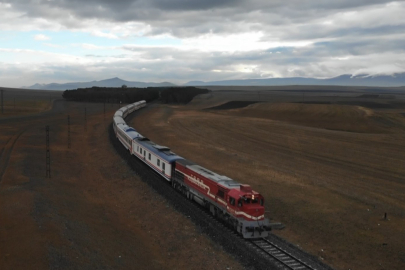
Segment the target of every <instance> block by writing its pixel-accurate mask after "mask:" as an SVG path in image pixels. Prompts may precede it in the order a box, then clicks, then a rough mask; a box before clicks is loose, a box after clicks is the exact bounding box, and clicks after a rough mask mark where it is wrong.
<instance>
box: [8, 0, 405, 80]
mask: <svg viewBox="0 0 405 270" xmlns="http://www.w3.org/2000/svg"><path fill="white" fill-rule="evenodd" d="M0 13H1V14H2V18H0V29H3V30H4V31H6V30H7V31H12V32H23V31H42V32H44V33H48V32H49V31H53V32H55V33H60V32H61V31H64V33H69V34H70V35H68V34H67V35H68V36H67V37H66V39H69V40H70V41H69V42H70V43H73V44H76V46H75V47H73V49H74V50H73V51H74V52H71V51H70V50H69V48H70V49H72V46H66V44H65V43H57V41H56V39H57V38H56V37H54V36H53V35H52V37H53V39H52V44H50V43H47V44H43V45H44V47H48V49H52V48H51V47H54V48H58V50H57V51H58V52H59V51H60V52H61V54H53V55H52V60H45V59H41V57H39V56H38V55H42V56H44V55H47V56H51V55H49V54H47V52H46V51H45V49H44V50H43V51H38V50H34V49H32V50H31V51H21V50H20V51H5V50H0V53H1V54H2V55H1V56H2V58H1V59H2V61H5V62H4V63H3V64H2V65H3V66H2V70H3V71H4V70H5V69H7V70H16V69H17V67H18V69H23V67H20V66H15V65H14V64H15V63H14V62H13V61H14V60H13V59H17V60H15V61H19V62H22V63H25V62H30V63H32V64H33V65H34V66H36V67H37V69H36V71H35V72H34V71H33V70H31V69H27V70H25V71H24V72H23V74H28V73H29V74H36V76H38V78H39V79H38V82H42V81H41V80H44V82H46V81H47V80H48V78H55V81H56V80H62V81H63V80H64V81H66V80H80V78H84V77H86V76H88V78H92V79H103V78H108V77H111V74H114V76H119V77H125V76H127V77H126V78H128V79H130V78H133V79H138V80H149V81H163V80H165V81H174V82H185V81H189V80H221V79H241V78H260V77H266V76H273V77H282V76H305V77H333V76H337V75H340V74H342V73H355V74H357V73H362V72H369V73H378V72H386V73H389V72H391V73H393V72H398V71H401V70H404V61H403V60H401V59H405V58H404V56H405V34H404V32H403V29H405V16H403V14H405V1H389V0H388V1H385V0H341V1H319V0H305V1H302V0H291V1H282V0H272V1H268V0H250V1H241V0H233V1H231V0H225V1H214V0H207V1H200V0H170V1H169V0H117V1H109V0H88V1H79V0H69V1H68V0H53V1H49V0H13V1H11V0H0ZM45 31H47V32H45ZM78 32H80V33H86V35H87V36H86V37H85V38H83V36H81V37H82V38H83V40H73V38H74V34H75V33H78ZM35 33H37V32H35ZM46 37H47V36H45V35H43V34H38V35H36V36H34V38H35V39H37V38H38V40H45V38H46ZM30 38H31V36H30ZM106 44H107V45H106ZM58 46H59V47H58ZM13 48H16V47H15V46H13ZM24 48H25V47H24ZM41 49H42V48H41ZM89 50H97V53H94V52H91V53H89ZM3 56H4V57H3ZM42 58H43V57H42ZM4 59H11V60H7V61H6V60H4ZM47 59H50V58H49V57H47ZM52 74H53V75H52ZM121 74H123V75H121ZM124 75H125V76H124ZM52 76H54V77H52Z"/></svg>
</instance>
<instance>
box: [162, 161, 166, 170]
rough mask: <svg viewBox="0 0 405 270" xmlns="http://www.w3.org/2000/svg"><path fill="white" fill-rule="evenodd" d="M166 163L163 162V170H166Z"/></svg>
mask: <svg viewBox="0 0 405 270" xmlns="http://www.w3.org/2000/svg"><path fill="white" fill-rule="evenodd" d="M165 165H166V164H165V163H164V162H162V169H163V171H164V170H165Z"/></svg>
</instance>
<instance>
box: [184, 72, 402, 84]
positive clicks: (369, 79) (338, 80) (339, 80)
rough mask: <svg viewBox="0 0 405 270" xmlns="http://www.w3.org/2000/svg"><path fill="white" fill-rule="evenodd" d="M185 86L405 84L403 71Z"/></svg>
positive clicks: (211, 82)
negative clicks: (388, 74) (389, 74)
mask: <svg viewBox="0 0 405 270" xmlns="http://www.w3.org/2000/svg"><path fill="white" fill-rule="evenodd" d="M185 85H187V86H213V85H217V86H280V85H340V86H379V87H393V86H405V73H396V74H394V75H392V76H386V75H381V76H369V75H356V76H352V75H350V74H345V75H341V76H338V77H334V78H329V79H315V78H304V77H290V78H269V79H247V80H226V81H208V82H203V81H190V82H188V83H186V84H185Z"/></svg>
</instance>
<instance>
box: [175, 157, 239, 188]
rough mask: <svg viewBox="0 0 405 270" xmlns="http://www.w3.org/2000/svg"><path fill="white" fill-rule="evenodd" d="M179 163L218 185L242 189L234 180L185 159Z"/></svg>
mask: <svg viewBox="0 0 405 270" xmlns="http://www.w3.org/2000/svg"><path fill="white" fill-rule="evenodd" d="M177 163H179V164H181V165H183V166H184V167H186V168H188V169H189V170H192V171H194V172H195V173H198V174H200V175H202V176H204V177H206V178H208V179H210V180H212V181H214V182H217V183H218V184H221V185H223V186H225V187H228V188H236V187H240V185H241V184H240V183H238V182H236V181H235V180H233V179H232V178H229V177H228V176H225V175H220V174H217V173H215V172H213V171H210V170H208V169H206V168H204V167H201V166H200V165H197V164H195V163H194V162H192V161H189V160H186V159H183V160H178V161H177Z"/></svg>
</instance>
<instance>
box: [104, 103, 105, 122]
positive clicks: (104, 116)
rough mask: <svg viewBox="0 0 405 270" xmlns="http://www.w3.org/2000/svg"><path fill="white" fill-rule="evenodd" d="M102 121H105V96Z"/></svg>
mask: <svg viewBox="0 0 405 270" xmlns="http://www.w3.org/2000/svg"><path fill="white" fill-rule="evenodd" d="M104 121H105V98H104Z"/></svg>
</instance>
